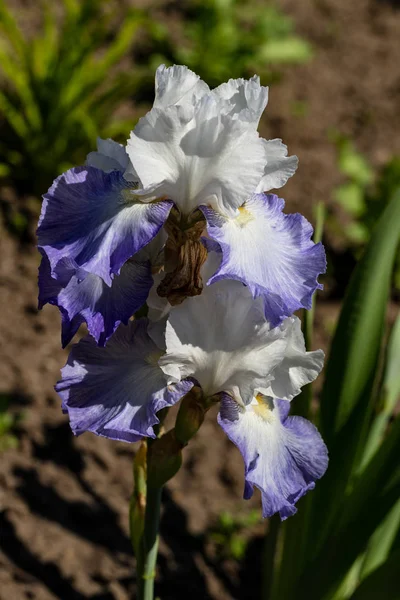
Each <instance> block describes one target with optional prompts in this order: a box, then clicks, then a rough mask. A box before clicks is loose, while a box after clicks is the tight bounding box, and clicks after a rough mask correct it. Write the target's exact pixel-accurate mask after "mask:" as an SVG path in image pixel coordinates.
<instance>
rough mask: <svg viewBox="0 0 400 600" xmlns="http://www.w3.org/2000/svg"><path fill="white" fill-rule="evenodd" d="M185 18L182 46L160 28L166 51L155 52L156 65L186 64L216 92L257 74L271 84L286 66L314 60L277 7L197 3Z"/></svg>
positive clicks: (236, 1) (230, 0)
mask: <svg viewBox="0 0 400 600" xmlns="http://www.w3.org/2000/svg"><path fill="white" fill-rule="evenodd" d="M182 17H183V18H182V20H181V22H180V27H179V28H178V32H179V38H180V39H179V43H178V42H176V43H173V41H172V40H171V37H170V35H169V32H168V29H167V27H166V26H165V27H164V28H163V27H162V26H161V25H160V24H159V26H158V28H157V36H158V41H159V42H160V41H162V45H164V49H162V47H161V46H160V45H158V48H157V47H154V58H155V61H156V63H160V62H167V63H178V64H179V63H182V64H186V65H187V66H188V67H189V68H190V69H192V70H193V71H195V72H196V73H198V74H199V75H200V76H201V78H202V79H204V80H205V81H206V82H207V83H208V84H209V85H210V86H211V87H214V86H217V85H219V84H220V83H223V82H224V81H227V80H228V79H230V78H237V77H248V76H251V75H254V73H257V74H258V75H260V76H261V78H262V79H263V83H264V84H266V83H270V82H271V81H274V80H276V79H278V78H279V77H280V71H279V69H280V67H282V66H283V65H287V64H289V65H295V64H301V63H304V62H307V61H308V60H309V59H310V58H311V57H312V49H311V46H310V44H309V43H308V42H306V41H305V40H304V39H302V38H301V37H299V36H297V35H295V34H294V25H293V22H292V20H291V19H290V18H289V17H288V16H286V15H285V14H284V13H283V12H282V10H281V9H280V8H279V7H278V4H275V3H273V2H268V3H265V2H254V0H192V1H191V2H189V3H187V5H186V6H185V9H184V13H183V15H182ZM155 33H156V32H155V30H153V35H154V34H155ZM155 39H156V38H155V37H154V38H153V40H155ZM154 66H155V65H154Z"/></svg>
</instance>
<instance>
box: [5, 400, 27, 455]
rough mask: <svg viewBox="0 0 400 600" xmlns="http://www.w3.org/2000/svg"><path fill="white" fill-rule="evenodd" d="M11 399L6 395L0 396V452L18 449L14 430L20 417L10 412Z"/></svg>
mask: <svg viewBox="0 0 400 600" xmlns="http://www.w3.org/2000/svg"><path fill="white" fill-rule="evenodd" d="M10 404H11V398H10V397H9V396H8V395H7V394H0V452H4V451H5V450H11V449H13V448H17V447H18V439H17V437H16V435H15V428H16V427H17V425H18V423H19V422H20V420H21V418H22V415H16V414H14V413H12V412H11V411H10Z"/></svg>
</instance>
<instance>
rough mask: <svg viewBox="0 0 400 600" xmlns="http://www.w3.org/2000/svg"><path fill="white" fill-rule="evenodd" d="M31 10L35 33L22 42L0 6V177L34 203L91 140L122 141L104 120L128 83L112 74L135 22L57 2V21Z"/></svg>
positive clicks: (103, 5)
mask: <svg viewBox="0 0 400 600" xmlns="http://www.w3.org/2000/svg"><path fill="white" fill-rule="evenodd" d="M39 4H40V9H41V14H42V27H41V29H40V31H39V32H36V33H35V35H34V36H33V37H32V39H30V38H29V37H27V35H26V33H25V32H24V31H23V30H22V29H21V28H20V27H19V26H18V24H17V23H16V21H15V19H14V17H13V15H12V13H11V11H10V10H9V9H8V8H7V6H6V3H5V2H4V0H0V34H1V42H0V73H1V76H2V82H1V91H0V115H1V117H2V123H1V144H0V176H3V177H4V176H6V175H9V176H10V177H11V178H12V180H13V182H14V184H16V185H17V187H18V188H19V189H20V190H22V191H24V192H28V193H34V194H37V195H40V194H42V193H43V191H45V190H46V189H47V187H48V186H49V185H50V183H51V181H52V180H53V179H54V178H55V177H56V176H57V175H58V174H59V173H60V172H61V171H63V170H65V169H66V168H68V167H70V166H72V165H74V164H80V163H82V162H83V160H84V158H85V156H86V154H87V152H88V151H90V150H91V149H93V146H94V142H95V139H96V137H97V136H101V137H108V136H111V135H114V136H118V134H120V133H122V132H124V137H126V132H125V130H126V129H128V130H129V126H127V124H126V123H124V122H123V121H121V120H113V118H112V116H113V113H114V111H115V109H116V108H117V107H118V106H119V105H120V103H121V102H122V100H123V99H125V98H127V97H128V96H129V95H130V94H131V93H132V91H133V89H134V85H135V83H136V82H135V81H134V80H133V78H132V77H131V76H130V75H129V74H127V73H125V72H124V71H121V70H118V69H117V68H114V67H116V65H118V63H119V62H120V60H121V59H122V57H123V56H124V55H126V53H127V51H128V50H129V48H130V47H131V45H132V41H133V36H134V34H135V32H136V30H137V28H138V26H139V25H140V23H141V21H142V16H141V13H139V12H138V11H137V10H133V9H132V10H128V9H126V10H125V11H124V14H123V15H121V14H120V7H119V6H118V4H116V3H115V2H105V1H98V2H93V1H92V0H81V1H78V0H63V1H62V3H61V5H62V8H63V10H62V14H60V11H59V10H57V9H59V8H60V7H59V6H58V7H56V5H55V4H54V3H51V2H48V1H46V0H41V1H40V2H39ZM118 19H119V20H118ZM121 21H122V23H121ZM119 23H121V24H119ZM115 31H116V32H115ZM114 32H115V33H114Z"/></svg>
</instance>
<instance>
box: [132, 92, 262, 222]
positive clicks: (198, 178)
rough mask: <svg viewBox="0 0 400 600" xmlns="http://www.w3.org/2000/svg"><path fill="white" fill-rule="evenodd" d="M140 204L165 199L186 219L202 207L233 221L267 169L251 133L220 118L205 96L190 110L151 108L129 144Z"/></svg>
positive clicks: (213, 99)
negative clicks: (228, 217)
mask: <svg viewBox="0 0 400 600" xmlns="http://www.w3.org/2000/svg"><path fill="white" fill-rule="evenodd" d="M127 152H128V154H129V157H130V159H131V162H132V164H133V166H134V168H135V170H136V172H137V174H138V176H139V177H140V181H141V184H142V186H143V189H142V190H138V191H137V193H138V194H139V195H141V197H143V199H144V200H146V201H149V200H153V199H156V198H168V199H171V200H173V201H174V202H175V203H176V205H177V206H178V208H179V209H180V210H181V212H182V213H184V214H186V215H187V214H190V213H191V212H192V211H193V210H194V209H195V208H196V207H198V206H199V205H201V204H207V205H210V206H212V207H213V208H214V209H215V210H218V211H219V212H221V213H222V214H225V215H228V216H233V215H235V214H236V212H237V208H238V207H239V206H240V205H241V204H243V202H244V201H245V200H246V198H248V197H249V195H250V194H251V193H252V192H253V191H254V190H255V188H256V187H257V184H258V183H259V181H260V179H261V177H262V175H263V172H264V167H265V164H266V160H267V159H266V154H267V150H266V147H265V144H264V141H263V140H262V139H261V138H259V136H258V133H257V132H256V131H255V130H254V128H249V126H248V123H247V122H246V121H244V120H241V119H238V118H232V117H230V116H229V115H226V114H224V101H223V100H222V99H219V98H217V96H215V95H211V94H208V95H205V96H203V97H202V98H201V99H200V100H199V101H198V102H197V103H196V104H194V105H188V104H185V105H178V106H168V107H166V108H163V109H159V108H153V109H152V110H151V111H150V112H149V113H148V114H147V115H146V116H145V117H143V118H142V119H140V121H139V123H138V125H137V126H136V128H135V129H134V131H133V132H132V133H131V138H130V139H129V140H128V145H127Z"/></svg>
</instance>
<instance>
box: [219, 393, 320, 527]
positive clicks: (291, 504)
mask: <svg viewBox="0 0 400 600" xmlns="http://www.w3.org/2000/svg"><path fill="white" fill-rule="evenodd" d="M288 412H289V402H287V401H285V400H274V399H272V398H268V397H265V396H261V395H260V394H259V395H257V398H254V399H253V401H252V403H251V404H249V405H248V406H246V407H242V406H239V405H238V404H237V403H236V402H235V401H234V400H232V398H229V397H228V396H224V398H223V400H222V402H221V409H220V413H219V415H218V422H219V424H220V425H221V427H222V429H223V430H224V431H225V433H226V434H227V436H228V437H229V439H230V440H231V441H232V442H233V443H234V444H236V446H237V447H238V448H239V450H240V452H241V454H242V456H243V460H244V463H245V492H244V497H245V498H246V499H249V498H251V496H252V495H253V486H256V487H257V488H259V489H260V490H261V496H262V506H263V516H264V517H271V516H272V515H273V514H275V513H277V512H279V513H280V516H281V519H282V520H284V519H286V518H287V517H289V516H291V515H293V514H294V513H295V512H296V510H297V509H296V506H295V505H296V502H297V501H298V500H299V499H300V498H301V497H302V496H304V494H306V493H307V492H308V491H309V490H312V489H313V488H314V487H315V481H316V480H317V479H319V478H320V477H322V476H323V474H324V473H325V471H326V469H327V466H328V454H327V449H326V446H325V444H324V442H323V440H322V438H321V436H320V434H319V433H318V431H317V429H316V428H315V427H314V425H312V423H310V422H309V421H307V420H306V419H303V418H302V417H296V416H294V417H288Z"/></svg>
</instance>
